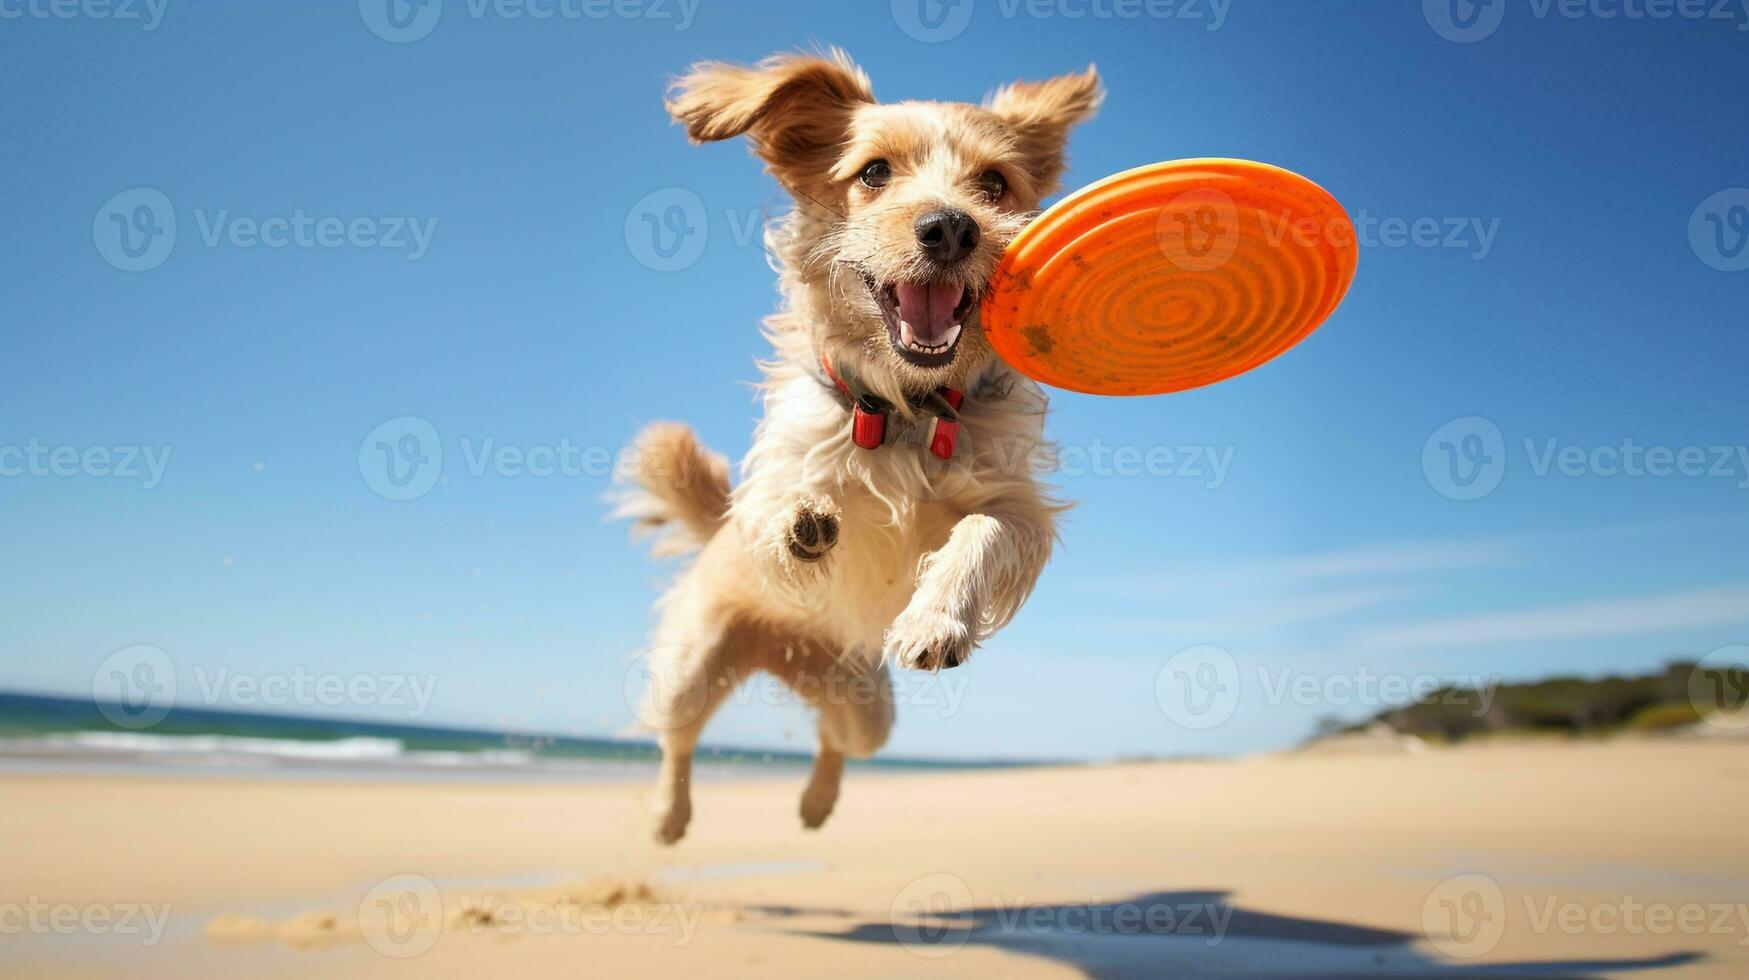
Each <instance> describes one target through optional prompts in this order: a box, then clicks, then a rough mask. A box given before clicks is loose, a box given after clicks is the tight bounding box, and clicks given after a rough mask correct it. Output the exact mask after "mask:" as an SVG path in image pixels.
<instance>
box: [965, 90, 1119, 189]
mask: <svg viewBox="0 0 1749 980" xmlns="http://www.w3.org/2000/svg"><path fill="white" fill-rule="evenodd" d="M1104 98H1105V90H1104V89H1102V88H1100V86H1099V72H1098V70H1097V69H1096V68H1094V66H1092V65H1088V66H1087V70H1086V71H1084V72H1079V73H1076V74H1072V75H1059V76H1057V77H1056V78H1047V79H1045V80H1044V81H1042V82H1015V83H1014V84H1013V85H1010V86H1008V87H1006V88H1002V89H998V90H997V91H996V93H995V94H993V95H991V96H990V97H989V98H988V99H986V100H985V102H984V107H985V108H986V109H989V110H990V111H991V112H993V113H995V114H996V115H997V116H999V117H1001V119H1002V121H1003V122H1004V123H1006V124H1008V128H1009V129H1012V130H1013V131H1014V133H1015V136H1016V137H1017V138H1018V141H1019V146H1020V152H1021V154H1022V155H1023V156H1024V157H1025V159H1026V166H1027V169H1028V170H1029V171H1031V173H1032V176H1033V179H1034V180H1035V181H1036V182H1037V183H1038V186H1039V194H1040V196H1043V195H1044V194H1048V193H1050V192H1051V191H1052V190H1054V189H1056V186H1057V180H1058V178H1060V177H1062V175H1063V166H1064V161H1063V150H1064V149H1065V147H1067V146H1068V143H1069V130H1071V129H1073V128H1075V124H1076V123H1078V122H1081V121H1082V120H1084V119H1088V118H1090V117H1092V115H1093V114H1094V113H1095V112H1097V111H1098V109H1099V103H1100V102H1101V101H1102V100H1103V99H1104Z"/></svg>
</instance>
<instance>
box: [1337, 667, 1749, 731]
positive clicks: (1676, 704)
mask: <svg viewBox="0 0 1749 980" xmlns="http://www.w3.org/2000/svg"><path fill="white" fill-rule="evenodd" d="M1746 701H1749V673H1746V672H1745V671H1743V670H1741V669H1732V670H1720V669H1714V668H1701V667H1700V666H1699V665H1698V664H1695V663H1691V662H1676V663H1671V664H1669V665H1667V666H1666V667H1665V668H1664V670H1663V671H1661V672H1659V673H1654V674H1648V675H1645V676H1641V677H1613V676H1612V677H1602V678H1595V679H1587V678H1581V677H1555V678H1550V679H1548V680H1542V681H1535V682H1532V683H1526V684H1505V683H1502V684H1500V685H1498V686H1496V687H1493V688H1487V689H1470V688H1458V687H1452V688H1443V689H1441V690H1439V691H1436V692H1434V693H1433V694H1432V695H1430V696H1428V697H1426V698H1423V699H1421V700H1420V701H1417V702H1415V703H1413V704H1407V705H1403V706H1400V707H1396V708H1391V709H1388V710H1385V711H1381V712H1379V713H1378V714H1377V715H1375V716H1373V717H1372V718H1369V719H1367V720H1366V721H1363V722H1361V723H1359V724H1356V725H1350V726H1348V727H1347V728H1345V729H1343V731H1346V732H1358V731H1363V730H1365V729H1367V728H1369V727H1371V726H1373V725H1375V724H1381V723H1382V724H1384V725H1386V726H1389V727H1390V728H1391V729H1393V730H1395V731H1397V732H1400V733H1403V734H1406V735H1418V736H1421V737H1423V738H1428V739H1432V740H1435V741H1453V742H1455V741H1461V740H1463V739H1466V738H1471V737H1474V736H1478V735H1487V734H1507V733H1516V734H1565V735H1606V734H1613V733H1616V732H1621V731H1636V732H1658V731H1669V730H1671V729H1677V728H1682V727H1684V726H1687V725H1691V724H1694V723H1695V722H1697V721H1699V720H1700V719H1701V717H1702V714H1703V711H1704V712H1711V711H1716V710H1737V709H1741V708H1743V707H1744V705H1745V702H1746ZM1713 702H1717V703H1713Z"/></svg>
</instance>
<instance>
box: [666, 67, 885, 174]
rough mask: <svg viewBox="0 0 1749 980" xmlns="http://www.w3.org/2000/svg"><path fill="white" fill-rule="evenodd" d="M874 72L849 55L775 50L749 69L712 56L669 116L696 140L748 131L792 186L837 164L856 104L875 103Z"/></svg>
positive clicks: (680, 84)
mask: <svg viewBox="0 0 1749 980" xmlns="http://www.w3.org/2000/svg"><path fill="white" fill-rule="evenodd" d="M873 103H874V92H873V90H872V89H871V88H870V86H869V82H868V76H867V75H866V74H864V73H863V71H862V69H860V68H858V67H856V65H855V64H854V63H852V62H851V60H850V58H849V56H847V55H846V54H845V53H844V52H842V51H840V50H838V49H837V48H833V49H832V50H831V51H829V52H827V53H826V54H825V55H804V54H784V55H774V56H772V57H770V58H767V59H765V60H764V61H761V62H760V63H759V64H758V65H756V66H753V67H751V68H748V67H743V66H741V65H731V64H725V63H723V62H719V61H707V62H702V63H700V64H696V65H693V66H692V69H691V70H690V71H689V72H687V74H686V75H685V76H684V77H682V78H680V79H677V80H676V81H675V82H674V83H673V84H672V85H671V86H670V87H669V90H668V101H667V107H668V114H669V115H671V116H673V117H674V119H675V120H676V121H678V122H681V123H684V124H685V125H686V135H687V136H688V137H690V138H691V139H692V141H693V142H694V143H710V142H715V141H716V140H726V139H728V138H730V137H732V136H740V135H742V134H746V136H747V139H748V141H749V142H750V143H751V144H752V145H753V152H755V153H757V154H759V156H760V158H761V159H763V160H764V161H765V162H766V163H767V164H768V165H769V168H770V170H771V172H772V173H773V174H774V175H776V176H777V178H778V179H779V180H782V181H784V182H785V183H788V184H790V186H792V187H799V186H805V185H806V184H808V183H812V182H813V180H815V179H818V178H820V177H823V176H824V175H825V174H827V173H829V172H830V171H831V169H832V165H833V163H834V162H835V160H836V158H837V155H838V150H839V147H840V146H841V145H842V144H843V143H844V141H845V139H846V138H847V137H848V136H849V133H850V118H851V115H852V114H853V113H854V112H855V111H856V109H857V107H859V106H863V105H872V104H873Z"/></svg>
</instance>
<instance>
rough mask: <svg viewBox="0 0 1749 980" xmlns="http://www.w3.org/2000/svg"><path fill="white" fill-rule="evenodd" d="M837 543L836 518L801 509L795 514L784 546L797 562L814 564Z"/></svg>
mask: <svg viewBox="0 0 1749 980" xmlns="http://www.w3.org/2000/svg"><path fill="white" fill-rule="evenodd" d="M837 543H838V518H836V517H833V516H832V515H831V514H820V513H815V512H814V511H811V510H807V509H805V508H804V509H802V510H800V511H797V512H796V519H795V521H794V523H792V524H790V526H789V534H788V535H787V538H786V540H785V541H784V544H785V545H786V546H787V547H788V548H789V553H790V554H791V555H792V556H793V557H794V558H795V559H796V560H797V561H807V562H815V561H819V560H820V559H822V558H824V557H826V553H827V552H829V551H831V550H832V546H833V545H835V544H837Z"/></svg>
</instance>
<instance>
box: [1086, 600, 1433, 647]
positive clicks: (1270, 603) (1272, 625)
mask: <svg viewBox="0 0 1749 980" xmlns="http://www.w3.org/2000/svg"><path fill="white" fill-rule="evenodd" d="M1426 592H1427V590H1426V589H1425V588H1420V587H1411V586H1386V587H1380V588H1372V589H1343V590H1337V591H1333V592H1317V593H1313V594H1311V595H1300V596H1285V597H1280V598H1266V599H1264V600H1263V601H1254V602H1249V603H1242V604H1239V605H1234V606H1229V607H1226V608H1223V609H1220V610H1218V611H1216V612H1213V613H1209V614H1206V615H1191V616H1182V617H1167V618H1160V619H1145V620H1133V621H1129V622H1120V623H1118V624H1117V627H1118V629H1119V630H1121V631H1123V632H1136V633H1159V634H1168V635H1171V636H1176V637H1179V638H1183V639H1195V640H1197V641H1198V642H1208V643H1221V642H1226V641H1227V640H1228V639H1229V638H1231V637H1238V636H1256V635H1258V634H1260V633H1267V632H1268V631H1270V630H1272V629H1276V628H1278V627H1282V626H1292V625H1295V624H1299V623H1307V622H1314V621H1317V620H1323V619H1332V618H1335V617H1339V616H1344V615H1347V614H1349V613H1355V612H1360V611H1362V610H1365V609H1371V608H1373V607H1375V606H1380V605H1384V604H1386V603H1390V602H1396V601H1398V600H1401V599H1407V598H1411V597H1414V596H1418V595H1424V594H1426Z"/></svg>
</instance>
